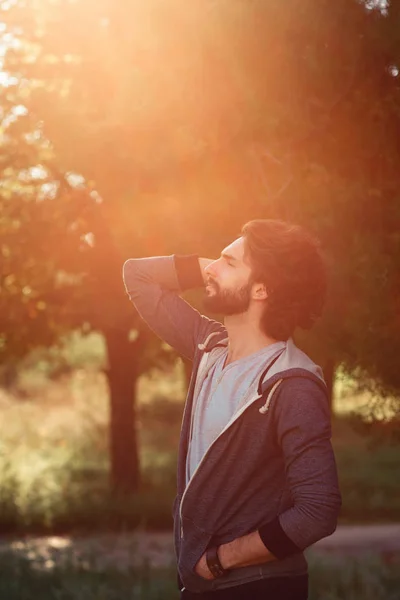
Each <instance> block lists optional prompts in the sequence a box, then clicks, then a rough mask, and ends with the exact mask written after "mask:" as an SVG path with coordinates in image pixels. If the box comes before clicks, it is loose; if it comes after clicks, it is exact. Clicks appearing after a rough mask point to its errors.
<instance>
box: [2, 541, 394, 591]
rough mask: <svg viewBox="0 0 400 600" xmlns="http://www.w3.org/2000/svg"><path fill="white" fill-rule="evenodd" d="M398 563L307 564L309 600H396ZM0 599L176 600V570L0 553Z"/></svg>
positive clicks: (349, 562)
mask: <svg viewBox="0 0 400 600" xmlns="http://www.w3.org/2000/svg"><path fill="white" fill-rule="evenodd" d="M398 566H399V564H396V565H386V564H384V563H383V562H382V561H379V560H376V559H368V560H364V561H358V562H357V561H346V564H345V565H344V564H343V563H341V564H334V563H332V561H331V560H325V561H321V560H320V559H319V560H318V561H317V560H311V561H310V596H309V600H343V598H346V600H398V598H399V586H400V577H399V569H398ZM0 598H6V599H7V600H36V598H40V600H120V599H121V598H124V600H142V599H143V600H178V598H179V592H178V590H177V587H176V578H175V571H174V570H173V569H157V570H149V569H146V568H142V569H139V570H138V569H128V570H125V571H119V570H117V569H115V568H110V567H108V568H106V569H97V568H96V567H95V566H93V565H90V564H88V563H87V561H86V562H82V563H79V562H76V561H75V562H71V563H70V564H63V565H54V566H51V567H50V568H49V567H48V566H46V565H42V566H41V567H39V568H38V567H37V566H33V563H32V561H30V560H29V559H27V558H23V557H21V556H18V555H16V554H15V553H14V554H13V553H3V554H2V555H0Z"/></svg>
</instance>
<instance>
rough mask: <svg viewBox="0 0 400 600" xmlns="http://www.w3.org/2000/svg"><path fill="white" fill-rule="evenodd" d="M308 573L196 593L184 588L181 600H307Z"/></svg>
mask: <svg viewBox="0 0 400 600" xmlns="http://www.w3.org/2000/svg"><path fill="white" fill-rule="evenodd" d="M307 598H308V575H301V576H296V577H271V578H270V579H258V580H257V581H250V583H243V584H242V585H236V586H234V587H230V588H225V589H223V590H216V591H214V592H203V593H201V594H195V593H193V592H189V591H188V590H184V591H183V592H181V600H307Z"/></svg>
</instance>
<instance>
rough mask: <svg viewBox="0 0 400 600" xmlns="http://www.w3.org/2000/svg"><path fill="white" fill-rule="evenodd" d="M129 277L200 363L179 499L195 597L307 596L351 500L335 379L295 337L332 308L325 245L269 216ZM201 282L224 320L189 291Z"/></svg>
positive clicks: (141, 306)
mask: <svg viewBox="0 0 400 600" xmlns="http://www.w3.org/2000/svg"><path fill="white" fill-rule="evenodd" d="M123 280H124V283H125V289H126V292H127V294H128V296H129V298H130V300H131V301H132V302H133V304H134V305H135V307H136V309H137V310H138V312H139V314H140V315H141V317H142V318H143V319H144V320H145V321H146V322H147V323H148V325H149V326H150V328H151V329H152V330H153V331H154V332H155V333H156V334H157V335H158V336H159V337H160V338H161V339H162V340H164V341H165V342H167V343H168V344H170V345H171V346H172V347H173V348H175V350H176V351H177V352H178V353H179V354H180V355H182V356H184V357H186V358H187V359H189V360H191V361H193V369H192V375H191V381H190V384H189V389H188V393H187V398H186V403H185V410H184V415H183V421H182V429H181V437H180V443H179V455H178V470H177V495H176V498H175V502H174V507H173V514H174V541H175V552H176V560H177V570H178V585H179V588H180V590H181V598H182V599H185V600H188V599H191V600H194V599H199V600H228V599H229V600H239V599H246V600H247V599H248V598H253V599H254V600H257V599H265V600H267V599H271V600H275V599H278V600H306V599H307V597H308V569H307V561H306V558H305V556H304V550H305V549H306V548H307V547H309V546H310V545H311V544H313V543H314V542H316V541H317V540H319V539H321V538H323V537H325V536H327V535H330V534H331V533H332V532H333V531H334V530H335V528H336V523H337V517H338V513H339V509H340V506H341V496H340V492H339V487H338V478H337V470H336V464H335V459H334V454H333V451H332V446H331V441H330V438H331V426H330V412H329V406H328V399H327V388H326V385H325V382H324V379H323V375H322V371H321V369H320V367H319V366H317V365H316V364H315V363H314V362H313V361H312V360H311V359H310V358H309V357H308V356H307V355H306V354H304V353H303V352H302V351H301V350H300V349H299V348H297V346H296V345H295V343H294V341H293V339H292V336H293V333H294V331H295V329H296V328H297V327H301V328H306V329H308V328H310V327H311V326H312V325H313V323H314V322H315V321H316V320H317V319H318V318H319V316H320V315H321V312H322V308H323V304H324V299H325V295H326V271H325V266H324V262H323V260H322V257H321V253H320V250H319V245H318V243H317V242H316V241H315V240H314V239H313V238H312V237H311V236H310V235H309V234H308V233H307V232H306V231H305V230H304V229H302V228H301V227H299V226H295V225H291V224H289V223H285V222H282V221H275V220H263V219H258V220H254V221H250V222H249V223H247V224H246V225H244V227H243V229H242V231H241V235H240V236H239V237H238V238H237V239H235V240H234V241H233V242H232V243H231V244H229V245H228V246H227V247H226V248H224V249H223V251H222V252H221V256H220V257H219V258H218V259H217V260H211V259H206V258H199V256H198V255H197V254H193V255H184V256H182V255H172V256H161V257H159V256H157V257H150V258H133V259H129V260H127V261H126V262H125V264H124V266H123ZM200 286H202V287H203V288H204V291H205V298H204V304H205V307H206V309H207V310H208V311H210V312H214V313H216V314H220V315H223V317H224V323H223V324H221V323H220V322H219V321H216V320H213V319H210V318H208V317H207V316H205V315H202V314H200V313H199V312H198V311H197V310H195V309H194V308H193V307H192V306H190V305H189V304H188V303H187V302H186V301H185V300H184V299H183V298H182V297H181V296H180V294H181V293H182V292H184V291H185V290H187V289H190V288H194V287H200Z"/></svg>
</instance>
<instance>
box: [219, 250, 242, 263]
mask: <svg viewBox="0 0 400 600" xmlns="http://www.w3.org/2000/svg"><path fill="white" fill-rule="evenodd" d="M221 256H222V258H226V260H234V261H236V262H238V259H237V258H235V257H234V256H232V254H227V253H226V252H221Z"/></svg>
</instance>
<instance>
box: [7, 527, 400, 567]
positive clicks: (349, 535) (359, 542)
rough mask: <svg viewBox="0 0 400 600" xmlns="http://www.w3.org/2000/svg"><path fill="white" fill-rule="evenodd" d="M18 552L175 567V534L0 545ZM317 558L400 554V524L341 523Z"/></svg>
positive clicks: (37, 557)
mask: <svg viewBox="0 0 400 600" xmlns="http://www.w3.org/2000/svg"><path fill="white" fill-rule="evenodd" d="M7 550H8V551H12V552H15V553H17V554H20V555H22V556H26V557H27V558H29V559H30V560H33V561H34V563H35V564H37V566H39V567H42V568H52V567H54V566H55V565H58V564H65V563H72V564H78V563H79V564H81V565H86V566H90V567H92V568H95V569H97V568H99V569H101V568H104V567H116V568H118V569H122V570H124V569H127V568H129V567H131V566H146V565H147V566H148V567H153V568H158V567H169V566H173V565H174V564H175V559H174V552H173V542H172V534H171V533H169V532H160V533H145V532H135V533H127V534H118V535H116V534H104V535H98V536H90V537H68V536H52V537H31V538H27V539H23V540H22V539H5V538H3V539H2V540H1V541H0V551H7ZM308 552H309V553H310V555H313V556H327V555H329V556H332V557H337V558H343V559H346V558H347V557H349V556H357V557H358V556H360V555H361V554H375V555H376V554H379V555H383V556H384V557H385V558H388V557H389V558H390V557H391V556H396V557H397V558H398V557H399V556H400V523H398V524H390V525H358V526H353V525H341V526H339V527H338V528H337V530H336V532H335V533H334V534H333V535H331V536H330V537H328V538H325V539H323V540H320V541H319V542H317V543H316V544H315V545H314V546H313V547H312V549H310V550H309V551H308Z"/></svg>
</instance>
